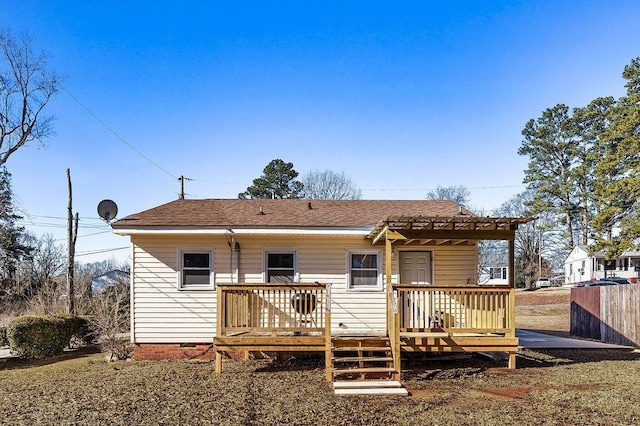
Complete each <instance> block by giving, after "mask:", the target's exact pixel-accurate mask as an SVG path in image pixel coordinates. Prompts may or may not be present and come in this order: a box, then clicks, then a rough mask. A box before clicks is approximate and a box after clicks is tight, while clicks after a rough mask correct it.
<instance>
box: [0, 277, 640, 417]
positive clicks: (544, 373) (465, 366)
mask: <svg viewBox="0 0 640 426" xmlns="http://www.w3.org/2000/svg"><path fill="white" fill-rule="evenodd" d="M552 293H554V291H550V290H542V291H540V290H539V291H537V292H523V293H519V294H518V304H519V305H520V306H519V307H518V315H520V314H521V313H522V315H523V317H522V318H519V319H518V321H519V326H522V324H527V328H534V329H543V327H555V329H553V330H552V331H557V332H564V331H566V330H565V329H566V327H568V322H567V323H566V326H565V325H563V324H565V323H564V320H560V318H561V317H563V316H565V314H564V313H563V310H562V309H564V308H562V306H561V305H566V309H567V310H568V302H554V301H555V300H557V299H556V297H555V296H552ZM527 300H529V301H527ZM523 303H528V305H524V304H523ZM536 303H538V304H536ZM554 305H557V306H554ZM536 313H539V314H542V316H545V317H546V316H551V317H553V318H556V317H557V318H556V319H558V320H559V321H558V324H557V325H556V326H553V325H552V324H553V323H552V321H550V320H549V321H547V320H548V318H545V319H544V321H543V320H534V319H535V317H536V315H537V314H536ZM566 316H568V313H567V314H566ZM525 318H526V319H525ZM565 319H566V318H565ZM540 324H544V325H540ZM563 327H564V328H563ZM403 365H404V366H405V368H406V369H405V371H403V379H404V380H405V385H406V387H407V388H408V389H409V391H410V392H411V396H409V397H368V396H354V397H344V396H343V397H338V396H335V395H333V393H332V390H331V386H330V385H329V384H327V383H326V382H325V381H324V370H323V360H322V359H288V360H280V361H229V362H226V363H225V369H224V373H223V374H222V375H215V374H213V365H212V364H209V363H189V362H182V361H174V362H168V361H167V362H118V363H107V362H105V360H104V356H103V355H101V354H95V353H91V351H88V350H86V351H84V352H80V353H77V354H73V355H65V356H62V357H59V358H55V359H51V360H48V361H46V362H33V363H26V362H21V361H17V362H16V361H5V362H0V405H1V406H2V407H3V409H2V410H0V424H2V425H5V424H6V425H34V424H37V425H40V424H44V425H49V424H51V425H71V424H74V425H75V424H81V425H84V424H92V425H93V424H113V425H137V424H145V425H146V424H149V425H178V424H180V425H205V424H223V425H280V424H299V425H316V424H322V425H324V424H327V425H376V424H380V425H385V424H407V425H409V424H434V425H437V424H440V425H449V424H456V425H510V424H518V425H523V424H526V425H529V424H541V425H547V424H548V425H573V424H602V425H611V424H625V425H626V424H640V408H639V407H640V392H638V386H637V380H638V377H640V353H637V352H626V351H623V352H621V351H540V352H538V351H535V352H534V351H524V352H523V353H521V354H520V356H519V358H518V369H517V370H507V369H505V368H503V367H504V363H503V362H499V363H498V362H495V361H492V360H490V359H488V358H484V357H481V356H473V357H469V358H466V359H447V358H446V357H430V358H420V359H411V360H408V361H407V362H405V363H404V364H403Z"/></svg>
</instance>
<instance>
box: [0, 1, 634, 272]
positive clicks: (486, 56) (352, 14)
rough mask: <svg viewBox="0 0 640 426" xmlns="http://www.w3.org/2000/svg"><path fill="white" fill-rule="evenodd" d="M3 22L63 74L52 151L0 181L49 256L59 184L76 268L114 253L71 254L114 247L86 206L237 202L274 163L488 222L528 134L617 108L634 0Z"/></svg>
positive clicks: (114, 11) (277, 7) (229, 7)
mask: <svg viewBox="0 0 640 426" xmlns="http://www.w3.org/2000/svg"><path fill="white" fill-rule="evenodd" d="M132 3H133V4H132ZM0 10H1V11H2V12H1V13H0V26H9V27H10V28H11V29H12V30H13V31H14V32H23V31H26V32H28V33H29V34H30V35H31V36H32V37H33V38H34V39H35V43H36V45H37V46H38V47H40V48H42V49H44V50H46V51H48V52H49V53H50V54H51V60H50V67H51V68H52V69H55V70H56V71H57V72H59V73H60V74H63V75H65V76H66V80H65V83H64V87H65V89H66V91H61V92H60V93H59V94H58V96H57V97H56V98H55V100H54V101H53V102H52V103H51V106H50V108H49V112H50V113H51V114H53V115H55V116H56V122H55V129H56V135H55V136H54V137H52V138H51V139H50V140H49V141H48V142H47V146H46V147H44V148H39V147H38V146H37V145H33V146H31V147H27V148H23V149H21V150H20V151H18V153H17V154H15V155H14V156H13V157H11V158H10V159H9V161H8V163H7V168H8V169H9V171H10V172H11V173H12V174H13V189H14V192H15V194H16V195H15V198H16V201H17V203H18V206H19V208H20V209H21V210H22V212H23V214H25V216H26V219H25V221H24V223H25V224H28V225H29V226H28V227H29V229H31V230H33V231H34V232H35V233H36V234H38V235H40V234H42V233H45V232H50V233H52V234H54V235H55V236H56V238H60V239H61V244H64V238H65V229H64V227H65V226H66V225H65V220H64V217H65V216H66V208H67V183H66V169H67V168H70V169H71V174H72V178H73V184H74V210H76V211H78V212H79V214H80V216H81V222H80V223H81V230H80V236H81V237H80V238H79V239H78V248H77V250H78V252H79V253H80V254H84V256H81V257H79V258H78V260H80V261H95V260H100V259H104V258H109V257H111V256H115V257H116V259H119V260H124V259H126V258H127V256H128V254H129V251H128V250H116V251H108V252H104V253H99V254H95V255H87V254H86V253H90V252H92V251H100V250H105V249H113V248H118V247H124V246H127V245H128V241H127V240H126V238H123V237H117V236H114V235H110V234H109V233H108V232H106V231H108V229H109V228H108V227H107V226H106V224H104V223H102V222H101V221H99V220H98V219H97V215H96V206H97V204H98V202H99V201H100V200H102V199H104V198H110V199H113V200H115V201H116V202H117V203H118V206H119V208H120V214H119V216H120V217H123V216H124V215H127V214H130V213H134V212H137V211H141V210H145V209H147V208H151V207H153V206H156V205H158V204H162V203H165V202H168V201H171V200H173V199H175V198H177V196H178V190H179V184H178V182H177V180H176V178H177V177H178V176H180V175H184V176H186V177H189V178H191V179H193V180H192V181H188V182H187V184H186V192H187V196H188V197H191V198H210V197H211V198H235V197H236V196H237V194H238V193H239V192H242V191H244V190H245V189H246V187H247V186H248V185H250V184H251V181H252V179H253V178H255V177H258V176H259V175H260V174H261V172H262V169H263V168H264V166H265V165H266V164H267V163H268V162H269V161H271V160H272V159H274V158H282V159H283V160H285V161H291V162H293V163H294V166H295V168H296V170H297V171H298V172H300V173H301V174H303V173H305V172H307V171H309V170H311V169H314V168H316V169H331V170H335V171H338V172H340V171H344V172H345V174H347V175H348V176H350V177H351V178H352V179H353V180H354V181H355V182H356V184H357V185H358V186H359V187H360V188H362V190H363V195H364V198H371V199H381V198H388V199H419V198H424V197H425V196H426V193H427V192H428V190H429V189H432V188H435V187H436V186H437V185H445V186H448V185H464V186H466V187H468V188H470V189H471V199H472V200H471V204H472V205H473V206H478V207H483V208H485V209H492V208H496V207H498V206H499V205H500V204H502V203H503V202H504V201H506V200H508V199H509V198H510V197H511V196H512V195H514V194H516V193H518V192H520V191H522V190H523V189H524V187H523V186H522V177H523V170H524V168H525V165H526V159H525V158H521V157H519V156H518V154H517V149H518V147H519V146H520V143H521V135H520V132H521V130H522V128H523V127H524V125H525V123H526V121H527V120H529V119H532V118H537V117H538V116H540V114H541V112H542V111H543V110H544V109H546V108H548V107H552V106H554V105H555V104H557V103H565V104H567V105H569V106H570V107H578V106H583V105H585V104H587V103H588V102H589V101H590V100H592V99H594V98H595V97H598V96H607V95H611V96H616V97H619V96H622V95H623V94H624V81H623V80H622V78H621V73H622V69H623V68H624V66H625V65H626V64H628V63H629V62H630V61H631V59H632V58H634V57H636V56H640V48H639V47H640V31H639V30H638V28H640V3H638V2H636V1H624V0H623V1H616V2H607V1H551V0H549V1H544V0H540V1H527V2H525V1H441V2H428V1H420V2H395V4H392V3H391V2H376V1H366V2H364V1H363V2H356V1H348V2H344V1H343V2H327V1H318V2H315V1H304V2H300V1H295V2H294V1H290V2H286V1H278V2H227V3H222V2H195V1H181V2H166V1H153V2H152V1H139V2H124V1H103V2H100V1H92V2H79V1H64V2H52V1H30V0H19V1H17V0H16V1H14V0H0ZM74 98H75V99H74ZM85 107H86V109H85ZM87 109H88V110H89V111H90V112H88V111H87ZM94 116H95V117H98V118H99V120H101V121H102V122H103V123H105V124H106V125H107V126H108V128H107V127H105V126H104V125H103V124H102V123H101V122H100V121H98V120H97V119H96V118H95V117H94ZM112 131H113V132H115V133H116V134H117V135H118V136H119V137H121V138H123V139H124V140H125V141H126V142H127V143H128V144H130V145H132V146H134V147H135V148H136V149H137V150H138V151H139V152H141V153H143V154H144V155H145V156H146V157H148V158H149V159H151V160H152V161H153V162H154V163H155V164H156V165H157V166H156V165H154V164H151V163H150V162H149V161H147V160H145V159H144V158H142V157H141V156H140V155H138V154H137V153H136V152H134V151H133V150H132V149H131V148H129V147H128V146H127V145H126V144H125V143H124V142H122V141H121V140H120V139H119V138H118V137H117V136H115V135H114V133H113V132H112ZM102 232H104V233H102ZM98 233H99V234H98ZM90 234H96V235H90Z"/></svg>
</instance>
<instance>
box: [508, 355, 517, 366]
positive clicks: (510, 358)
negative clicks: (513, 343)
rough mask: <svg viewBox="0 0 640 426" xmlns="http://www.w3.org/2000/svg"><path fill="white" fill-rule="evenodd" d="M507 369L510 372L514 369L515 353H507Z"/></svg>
mask: <svg viewBox="0 0 640 426" xmlns="http://www.w3.org/2000/svg"><path fill="white" fill-rule="evenodd" d="M509 369H511V370H515V369H516V353H515V352H509Z"/></svg>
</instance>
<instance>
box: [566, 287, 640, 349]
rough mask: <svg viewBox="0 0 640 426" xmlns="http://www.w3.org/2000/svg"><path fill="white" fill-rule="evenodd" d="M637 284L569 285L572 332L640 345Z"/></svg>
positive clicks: (639, 313)
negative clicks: (575, 286) (571, 286)
mask: <svg viewBox="0 0 640 426" xmlns="http://www.w3.org/2000/svg"><path fill="white" fill-rule="evenodd" d="M639 310H640V285H638V284H627V285H614V286H602V287H577V288H572V289H571V327H570V333H571V334H572V335H574V336H579V337H586V338H590V339H598V340H602V341H603V342H607V343H617V344H621V345H633V346H640V312H639Z"/></svg>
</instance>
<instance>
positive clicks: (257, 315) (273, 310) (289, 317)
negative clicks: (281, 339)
mask: <svg viewBox="0 0 640 426" xmlns="http://www.w3.org/2000/svg"><path fill="white" fill-rule="evenodd" d="M328 286H329V285H328V284H322V283H255V284H251V283H239V284H227V283H224V284H217V294H218V309H217V335H218V336H225V335H229V334H231V333H234V334H237V333H251V332H254V333H255V332H267V333H270V334H271V335H277V334H279V333H287V332H288V333H292V332H293V333H301V332H306V333H309V332H311V333H325V332H326V326H327V319H328V318H329V317H328V315H327V311H326V309H327V303H328V302H329V300H330V299H328V298H327V287H328ZM329 326H330V324H329Z"/></svg>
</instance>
